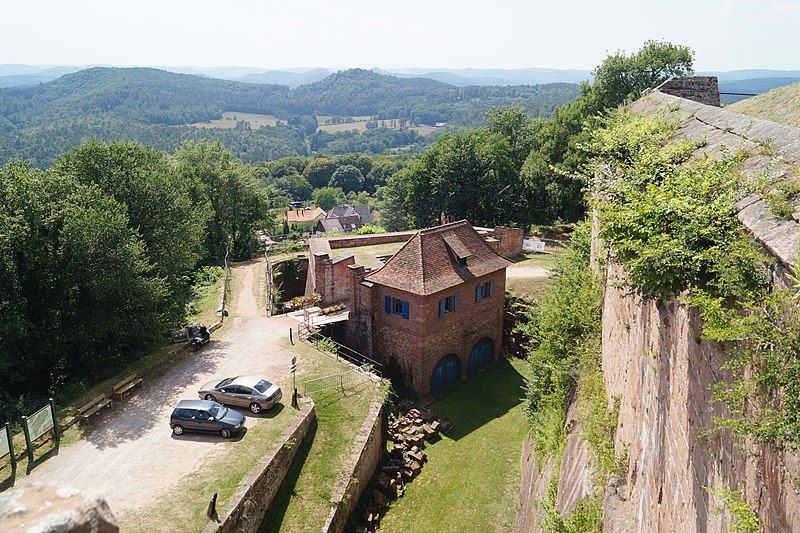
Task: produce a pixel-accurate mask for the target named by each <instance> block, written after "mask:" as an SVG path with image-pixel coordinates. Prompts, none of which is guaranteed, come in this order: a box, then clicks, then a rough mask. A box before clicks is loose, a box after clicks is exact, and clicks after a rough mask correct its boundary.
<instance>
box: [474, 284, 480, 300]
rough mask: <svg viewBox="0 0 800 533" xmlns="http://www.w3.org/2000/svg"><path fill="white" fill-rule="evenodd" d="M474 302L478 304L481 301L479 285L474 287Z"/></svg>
mask: <svg viewBox="0 0 800 533" xmlns="http://www.w3.org/2000/svg"><path fill="white" fill-rule="evenodd" d="M475 301H476V302H480V301H481V286H480V285H476V286H475Z"/></svg>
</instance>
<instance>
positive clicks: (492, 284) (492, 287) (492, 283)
mask: <svg viewBox="0 0 800 533" xmlns="http://www.w3.org/2000/svg"><path fill="white" fill-rule="evenodd" d="M493 289H494V281H490V282H489V296H491V295H492V290H493Z"/></svg>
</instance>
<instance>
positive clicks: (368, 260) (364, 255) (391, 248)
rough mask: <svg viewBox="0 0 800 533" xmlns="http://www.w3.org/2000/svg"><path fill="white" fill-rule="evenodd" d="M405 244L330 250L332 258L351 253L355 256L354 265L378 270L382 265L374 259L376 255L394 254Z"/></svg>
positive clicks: (393, 243)
mask: <svg viewBox="0 0 800 533" xmlns="http://www.w3.org/2000/svg"><path fill="white" fill-rule="evenodd" d="M404 244H405V242H389V243H386V244H373V245H371V246H354V247H352V248H337V249H335V250H331V253H332V254H333V257H334V258H336V257H339V256H342V255H344V254H346V253H349V252H352V253H353V255H354V256H355V260H356V264H358V265H364V266H366V267H371V268H379V267H381V266H382V263H381V262H380V261H378V260H377V259H375V256H376V255H388V254H395V253H397V250H399V249H400V248H402V247H403V245H404Z"/></svg>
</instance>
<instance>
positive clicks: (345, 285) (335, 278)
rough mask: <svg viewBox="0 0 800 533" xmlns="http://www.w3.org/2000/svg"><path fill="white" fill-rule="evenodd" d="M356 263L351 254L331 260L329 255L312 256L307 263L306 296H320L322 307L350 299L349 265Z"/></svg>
mask: <svg viewBox="0 0 800 533" xmlns="http://www.w3.org/2000/svg"><path fill="white" fill-rule="evenodd" d="M355 262H356V260H355V257H353V255H352V254H350V255H346V256H344V257H337V258H336V259H331V256H330V255H329V254H324V255H323V254H319V253H317V254H312V255H311V260H310V261H309V269H308V278H307V279H306V294H311V293H312V292H316V293H319V294H321V295H322V303H323V305H327V304H332V303H334V302H341V301H345V300H348V299H349V297H350V269H349V268H348V267H349V266H350V265H354V264H355Z"/></svg>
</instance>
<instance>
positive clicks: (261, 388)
mask: <svg viewBox="0 0 800 533" xmlns="http://www.w3.org/2000/svg"><path fill="white" fill-rule="evenodd" d="M270 387H272V383H270V382H269V381H267V380H265V379H262V380H261V381H259V382H258V383H256V386H255V389H256V390H257V391H258V392H267V391H268V390H269V388H270Z"/></svg>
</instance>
